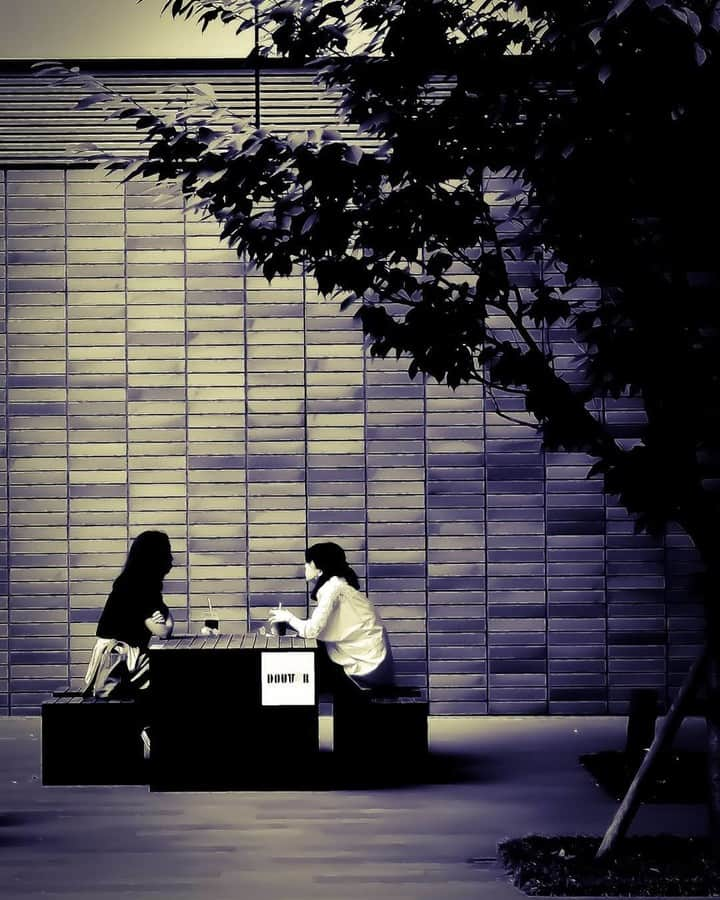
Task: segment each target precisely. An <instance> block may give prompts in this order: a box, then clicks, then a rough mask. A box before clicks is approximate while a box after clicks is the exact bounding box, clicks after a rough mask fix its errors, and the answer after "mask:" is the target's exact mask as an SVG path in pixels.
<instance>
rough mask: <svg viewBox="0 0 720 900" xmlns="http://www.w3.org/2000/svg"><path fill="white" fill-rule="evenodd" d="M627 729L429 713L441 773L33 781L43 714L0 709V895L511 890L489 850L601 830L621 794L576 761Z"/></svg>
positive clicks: (656, 809)
mask: <svg viewBox="0 0 720 900" xmlns="http://www.w3.org/2000/svg"><path fill="white" fill-rule="evenodd" d="M323 724H324V728H325V739H326V740H327V721H323ZM701 724H702V723H700V722H699V721H698V720H692V721H690V722H688V723H686V725H685V726H684V728H683V732H682V733H681V735H680V738H679V742H680V743H681V744H682V745H686V746H697V745H698V743H699V742H700V741H701V739H702V732H701ZM624 727H625V722H624V720H623V719H621V718H615V717H608V718H601V717H592V718H590V717H588V718H564V717H563V718H557V717H554V718H542V717H532V718H530V717H521V718H514V717H513V718H495V717H492V718H464V719H453V718H438V719H431V723H430V737H431V746H432V749H433V752H434V754H435V757H436V759H437V760H439V761H440V762H439V764H438V765H437V766H436V769H435V772H436V776H437V775H439V779H438V778H436V780H435V781H436V783H423V784H415V785H411V786H406V787H403V788H397V789H377V790H367V789H365V790H357V791H316V792H303V793H301V792H269V793H267V792H266V793H261V792H238V793H220V792H218V793H207V794H200V793H152V794H150V793H148V791H147V789H145V788H142V787H71V788H64V787H43V786H42V785H41V783H40V743H39V738H40V721H39V719H36V718H14V719H4V720H0V896H1V897H3V898H5V900H27V898H35V897H50V898H65V900H68V898H119V897H122V898H128V900H129V898H132V900H145V898H171V897H172V898H179V900H187V898H198V900H199V898H201V897H202V898H208V900H230V898H232V900H245V898H247V900H255V898H258V900H305V898H308V900H309V898H313V900H325V898H327V900H330V898H332V900H425V898H428V900H430V898H432V900H475V898H484V900H521V898H522V897H523V896H524V895H522V894H520V893H519V892H517V891H516V890H515V889H514V888H513V887H512V886H510V885H509V884H508V882H507V879H506V878H505V876H504V874H503V873H502V872H501V871H500V870H499V869H498V867H497V865H496V864H494V863H493V860H494V859H495V848H496V845H497V843H498V841H500V840H502V839H503V838H505V837H515V836H520V835H523V834H530V833H545V834H553V833H555V834H557V833H567V834H580V833H585V834H600V833H602V832H603V831H604V829H605V827H606V825H607V823H608V822H609V820H610V818H611V817H612V815H613V812H614V810H615V806H616V805H615V803H614V802H613V801H611V800H609V799H608V798H606V796H605V795H604V793H603V792H602V791H601V790H600V789H599V788H598V787H597V786H596V785H595V784H594V783H593V780H592V778H591V777H590V776H589V775H588V774H587V773H586V772H585V771H584V769H582V768H581V767H580V766H579V764H578V762H577V758H578V756H579V754H581V753H585V752H592V751H594V750H601V749H613V748H620V747H622V743H623V736H624ZM289 762H291V760H289ZM438 780H439V781H441V782H444V783H437V781H438ZM703 830H704V809H703V808H702V807H701V806H698V805H695V806H690V805H688V806H679V805H672V806H671V805H667V806H659V805H652V806H647V807H644V808H643V809H642V810H641V812H640V814H639V816H638V818H637V820H636V823H635V826H634V828H633V831H634V832H635V833H657V832H663V831H666V832H674V833H679V834H699V833H702V832H703ZM478 858H479V859H481V860H482V859H484V860H485V862H480V863H476V864H471V863H470V862H469V860H470V859H478Z"/></svg>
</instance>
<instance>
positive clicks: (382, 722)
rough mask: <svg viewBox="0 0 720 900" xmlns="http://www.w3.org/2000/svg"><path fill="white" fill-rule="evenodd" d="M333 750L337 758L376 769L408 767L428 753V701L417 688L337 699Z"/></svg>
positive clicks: (389, 689)
mask: <svg viewBox="0 0 720 900" xmlns="http://www.w3.org/2000/svg"><path fill="white" fill-rule="evenodd" d="M333 746H334V752H335V754H336V755H337V756H338V757H340V758H346V759H356V760H357V762H358V763H359V764H362V765H371V764H377V766H379V767H385V766H388V767H397V766H401V767H404V766H408V767H412V766H413V764H414V763H417V762H421V761H422V760H423V758H424V757H425V756H427V752H428V700H427V695H426V693H425V692H424V691H422V690H420V689H419V688H403V687H395V688H388V689H383V690H373V691H368V692H367V694H360V695H356V696H354V697H353V698H352V699H349V698H344V697H343V698H337V699H336V702H335V704H334V709H333Z"/></svg>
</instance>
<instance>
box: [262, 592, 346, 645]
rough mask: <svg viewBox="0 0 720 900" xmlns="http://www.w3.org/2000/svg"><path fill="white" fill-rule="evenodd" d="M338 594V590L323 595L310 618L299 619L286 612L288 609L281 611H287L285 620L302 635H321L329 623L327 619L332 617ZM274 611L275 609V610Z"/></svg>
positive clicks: (308, 636)
mask: <svg viewBox="0 0 720 900" xmlns="http://www.w3.org/2000/svg"><path fill="white" fill-rule="evenodd" d="M337 596H338V592H337V591H333V592H332V593H331V594H329V595H326V596H325V597H323V599H322V600H318V605H317V606H316V607H315V609H314V610H313V613H312V615H311V616H310V618H309V619H299V618H298V617H297V616H293V615H292V614H291V613H286V610H280V612H281V613H286V615H287V617H286V618H285V621H286V622H288V624H289V625H290V627H291V628H294V629H295V631H297V633H298V634H299V635H300V637H304V638H316V637H320V636H321V635H322V632H323V629H324V628H325V625H326V624H327V620H328V618H329V617H330V613H331V612H332V610H333V606H334V605H335V601H336V600H337ZM273 612H275V611H274V610H273Z"/></svg>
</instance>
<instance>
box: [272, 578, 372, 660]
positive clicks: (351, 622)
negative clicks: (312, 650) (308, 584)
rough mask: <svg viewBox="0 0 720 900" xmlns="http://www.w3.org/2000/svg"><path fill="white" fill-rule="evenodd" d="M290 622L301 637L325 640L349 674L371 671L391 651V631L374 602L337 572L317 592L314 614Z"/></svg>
mask: <svg viewBox="0 0 720 900" xmlns="http://www.w3.org/2000/svg"><path fill="white" fill-rule="evenodd" d="M290 626H291V627H292V628H294V629H295V631H297V633H298V634H299V635H300V637H305V638H318V639H319V640H321V641H323V642H324V643H325V646H326V648H327V652H328V656H329V657H330V659H331V660H332V661H333V662H334V663H337V665H339V666H342V667H343V668H344V669H345V671H346V673H347V674H348V675H367V674H368V673H369V672H372V671H374V670H375V669H376V668H377V667H378V666H379V665H380V663H381V662H382V661H383V660H384V659H385V657H386V655H387V640H388V639H387V633H386V631H385V628H384V626H383V624H382V622H381V621H380V617H379V616H378V614H377V613H376V612H375V608H374V606H373V605H372V603H371V602H370V601H369V600H368V598H367V597H366V596H365V594H363V593H362V592H361V591H358V590H357V589H356V588H354V587H351V585H349V584H348V583H347V581H345V579H344V578H338V576H337V575H333V577H332V578H329V579H328V580H327V581H326V582H325V584H324V585H323V586H322V587H321V588H320V590H319V591H318V592H317V606H316V607H315V609H314V610H313V612H312V615H311V616H310V618H309V619H298V618H297V616H291V618H290Z"/></svg>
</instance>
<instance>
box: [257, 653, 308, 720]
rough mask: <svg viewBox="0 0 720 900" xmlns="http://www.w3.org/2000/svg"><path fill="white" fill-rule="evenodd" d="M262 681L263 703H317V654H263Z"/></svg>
mask: <svg viewBox="0 0 720 900" xmlns="http://www.w3.org/2000/svg"><path fill="white" fill-rule="evenodd" d="M260 684H261V686H262V688H261V703H262V705H263V706H314V705H315V654H314V653H302V652H300V653H294V652H290V651H289V652H281V653H278V652H269V653H261V654H260Z"/></svg>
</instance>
